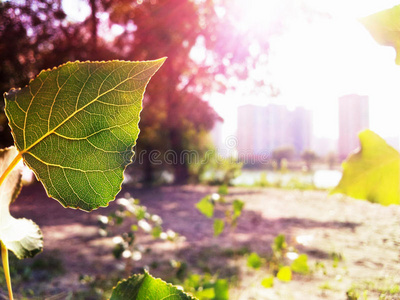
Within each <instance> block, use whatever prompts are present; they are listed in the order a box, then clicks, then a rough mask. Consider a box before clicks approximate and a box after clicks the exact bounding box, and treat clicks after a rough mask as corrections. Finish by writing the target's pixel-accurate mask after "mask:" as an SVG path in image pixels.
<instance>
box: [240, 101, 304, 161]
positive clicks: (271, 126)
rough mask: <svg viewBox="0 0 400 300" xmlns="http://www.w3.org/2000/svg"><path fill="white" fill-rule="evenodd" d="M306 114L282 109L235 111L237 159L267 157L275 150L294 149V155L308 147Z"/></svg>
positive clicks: (244, 108) (253, 107)
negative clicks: (289, 147) (286, 147)
mask: <svg viewBox="0 0 400 300" xmlns="http://www.w3.org/2000/svg"><path fill="white" fill-rule="evenodd" d="M311 118H312V115H311V112H310V111H309V110H306V109H304V108H301V107H299V108H296V109H295V110H294V111H289V110H288V109H287V108H286V106H284V105H277V104H270V105H268V106H256V105H243V106H240V107H239V108H238V133H237V137H238V156H239V158H240V159H242V160H245V159H248V158H252V159H255V160H257V158H260V157H263V158H265V156H269V155H271V154H272V151H273V150H275V149H276V148H279V147H283V146H293V148H294V149H295V152H296V154H297V155H300V154H301V152H303V151H304V150H305V149H309V148H310V146H311V137H312V133H311V132H312V119H311Z"/></svg>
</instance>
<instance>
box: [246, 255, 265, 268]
mask: <svg viewBox="0 0 400 300" xmlns="http://www.w3.org/2000/svg"><path fill="white" fill-rule="evenodd" d="M261 265H262V260H261V258H260V256H258V254H257V253H255V252H252V253H251V254H250V255H249V257H248V258H247V266H249V267H251V268H253V269H259V268H260V267H261Z"/></svg>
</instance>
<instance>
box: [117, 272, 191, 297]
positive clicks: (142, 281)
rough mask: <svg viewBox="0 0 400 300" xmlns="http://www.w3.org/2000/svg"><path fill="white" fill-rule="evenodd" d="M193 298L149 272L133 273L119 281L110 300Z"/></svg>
mask: <svg viewBox="0 0 400 300" xmlns="http://www.w3.org/2000/svg"><path fill="white" fill-rule="evenodd" d="M127 299H129V300H147V299H151V300H161V299H168V300H195V299H196V298H194V297H192V296H190V295H188V294H186V293H184V292H182V291H181V290H179V289H177V288H176V287H175V286H173V285H171V284H168V283H166V282H164V281H162V280H161V279H156V278H154V277H152V276H151V275H150V274H149V273H147V272H145V273H144V274H137V275H133V276H132V277H130V278H128V279H127V280H124V281H121V282H120V283H118V285H117V286H116V287H115V288H114V290H113V293H112V295H111V298H110V300H127Z"/></svg>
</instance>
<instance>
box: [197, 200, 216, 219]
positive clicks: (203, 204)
mask: <svg viewBox="0 0 400 300" xmlns="http://www.w3.org/2000/svg"><path fill="white" fill-rule="evenodd" d="M196 208H197V209H198V210H199V211H200V212H201V213H202V214H203V215H205V216H206V217H207V218H212V216H213V215H214V205H213V204H212V202H211V199H210V197H209V196H206V197H204V198H203V199H201V200H200V201H199V202H197V203H196Z"/></svg>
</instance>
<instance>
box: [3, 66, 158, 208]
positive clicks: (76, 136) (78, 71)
mask: <svg viewBox="0 0 400 300" xmlns="http://www.w3.org/2000/svg"><path fill="white" fill-rule="evenodd" d="M164 60H165V59H159V60H154V61H146V62H129V61H110V62H73V63H71V62H69V63H66V64H64V65H62V66H60V67H58V68H54V69H52V70H46V71H42V72H41V73H40V74H39V75H38V76H37V77H36V78H35V79H34V80H32V81H31V82H30V83H29V85H28V86H26V87H24V88H23V89H20V90H15V89H12V90H10V92H9V93H6V94H5V102H6V106H5V112H6V115H7V117H8V119H9V122H10V127H11V129H12V133H13V137H14V141H15V145H16V147H17V148H18V151H19V152H20V155H21V156H22V157H23V159H24V161H25V163H26V164H27V165H28V166H29V167H30V168H31V169H32V170H33V171H34V173H35V175H36V177H37V178H38V179H39V180H40V181H42V183H43V185H44V186H45V188H46V191H47V193H48V195H49V196H50V197H53V198H55V199H57V200H58V201H59V202H60V203H61V204H62V205H63V206H66V207H73V208H80V209H82V210H86V211H90V210H92V209H95V208H98V207H99V206H107V205H108V202H109V201H111V200H113V199H114V198H115V196H116V194H117V193H118V192H119V191H120V189H121V184H122V180H123V172H124V170H125V168H126V166H127V165H128V164H129V163H131V160H132V156H133V150H132V147H133V146H134V145H135V142H136V138H137V136H138V134H139V128H138V122H139V113H140V111H141V108H142V98H143V93H144V91H145V87H146V85H147V83H148V82H149V80H150V77H151V76H152V75H153V74H154V73H155V72H156V71H157V70H158V68H160V66H161V65H162V64H163V62H164Z"/></svg>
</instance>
